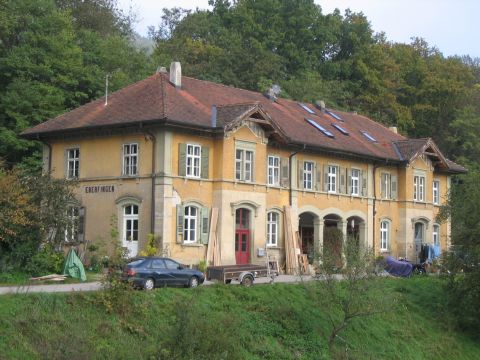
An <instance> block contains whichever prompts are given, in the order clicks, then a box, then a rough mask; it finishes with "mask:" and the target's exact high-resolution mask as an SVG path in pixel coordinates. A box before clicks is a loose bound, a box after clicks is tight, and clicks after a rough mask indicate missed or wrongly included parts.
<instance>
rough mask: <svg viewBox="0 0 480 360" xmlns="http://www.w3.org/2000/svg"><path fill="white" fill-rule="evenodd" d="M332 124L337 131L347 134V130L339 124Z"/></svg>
mask: <svg viewBox="0 0 480 360" xmlns="http://www.w3.org/2000/svg"><path fill="white" fill-rule="evenodd" d="M332 126H333V127H334V128H335V129H337V130H338V131H340V132H341V133H342V134H343V135H348V131H347V130H345V129H344V128H343V127H341V126H340V125H338V124H332Z"/></svg>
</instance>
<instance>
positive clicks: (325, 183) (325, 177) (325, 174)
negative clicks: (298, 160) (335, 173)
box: [323, 165, 328, 192]
mask: <svg viewBox="0 0 480 360" xmlns="http://www.w3.org/2000/svg"><path fill="white" fill-rule="evenodd" d="M323 191H325V192H327V191H328V165H323Z"/></svg>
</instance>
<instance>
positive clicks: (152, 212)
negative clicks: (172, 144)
mask: <svg viewBox="0 0 480 360" xmlns="http://www.w3.org/2000/svg"><path fill="white" fill-rule="evenodd" d="M145 133H146V134H147V135H148V136H150V138H151V140H152V173H151V178H152V195H151V200H150V201H151V203H150V207H151V209H150V233H152V234H154V235H155V177H156V173H155V164H156V162H157V156H156V154H157V152H156V148H157V138H156V137H155V135H154V134H153V133H152V132H151V131H148V130H147V131H145Z"/></svg>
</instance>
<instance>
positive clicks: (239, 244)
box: [235, 208, 251, 264]
mask: <svg viewBox="0 0 480 360" xmlns="http://www.w3.org/2000/svg"><path fill="white" fill-rule="evenodd" d="M250 216H251V212H250V210H248V209H245V208H239V209H237V210H236V211H235V260H236V263H237V264H248V263H249V261H250V222H251V219H250Z"/></svg>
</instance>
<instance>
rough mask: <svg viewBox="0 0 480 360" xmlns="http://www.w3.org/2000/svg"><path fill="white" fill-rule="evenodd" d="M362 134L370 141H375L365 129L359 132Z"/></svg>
mask: <svg viewBox="0 0 480 360" xmlns="http://www.w3.org/2000/svg"><path fill="white" fill-rule="evenodd" d="M361 133H362V134H363V136H365V137H366V138H367V139H368V140H370V141H372V142H377V139H375V138H374V137H373V136H372V135H370V134H369V133H367V132H366V131H362V132H361Z"/></svg>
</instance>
